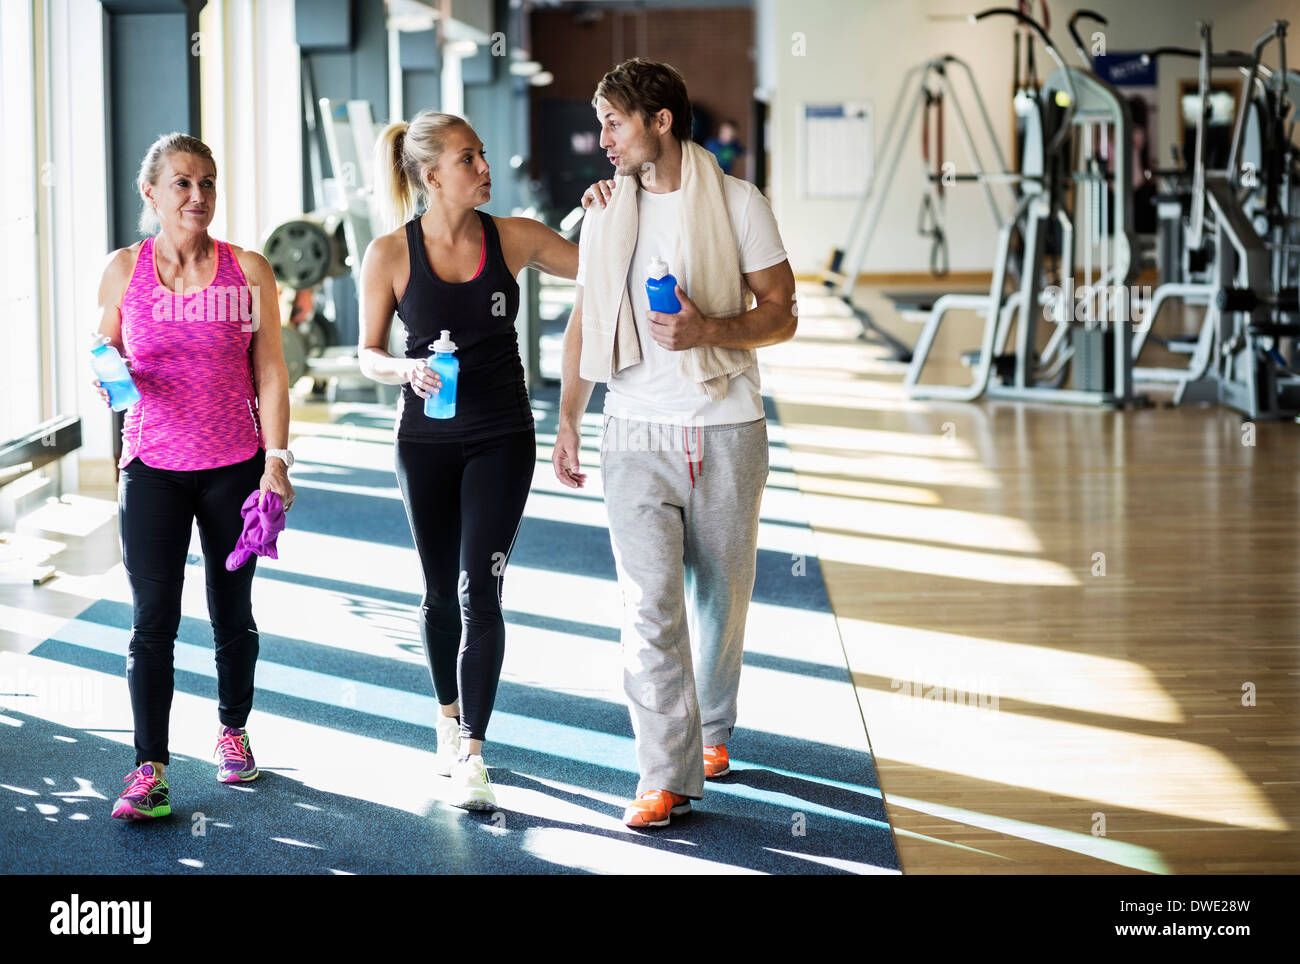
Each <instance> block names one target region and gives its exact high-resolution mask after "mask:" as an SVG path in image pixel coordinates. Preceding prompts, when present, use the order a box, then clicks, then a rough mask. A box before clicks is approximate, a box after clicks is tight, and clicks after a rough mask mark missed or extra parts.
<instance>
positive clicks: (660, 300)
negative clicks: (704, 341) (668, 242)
mask: <svg viewBox="0 0 1300 964" xmlns="http://www.w3.org/2000/svg"><path fill="white" fill-rule="evenodd" d="M676 287H677V279H676V278H674V277H673V276H672V275H670V274H669V273H668V262H667V261H665V260H663V258H655V259H654V260H653V261H651V262H650V277H649V278H647V279H646V283H645V293H646V297H648V298H649V299H650V310H651V311H658V312H660V313H662V314H665V315H675V314H677V313H678V312H679V311H681V310H682V303H681V302H680V301H678V300H677V292H676V291H674V290H673V289H674V288H676Z"/></svg>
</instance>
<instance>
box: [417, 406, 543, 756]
mask: <svg viewBox="0 0 1300 964" xmlns="http://www.w3.org/2000/svg"><path fill="white" fill-rule="evenodd" d="M536 461H537V443H536V441H535V437H534V433H533V429H531V428H529V429H526V430H524V431H522V432H515V433H513V434H510V435H500V436H497V437H495V438H489V439H482V440H480V441H476V442H412V441H407V440H404V439H398V441H397V484H398V485H399V486H401V489H402V499H403V501H404V502H405V503H406V517H407V519H408V520H409V521H410V523H411V535H412V537H413V538H414V539H415V548H416V551H417V552H418V553H419V554H420V565H421V567H422V568H423V570H424V599H423V600H421V603H420V615H421V620H420V640H421V642H423V643H424V652H425V655H426V656H427V657H428V660H429V672H430V674H431V675H432V677H433V688H434V692H436V693H437V695H438V702H439V703H441V704H442V705H443V706H448V705H450V704H452V703H454V702H456V701H457V700H458V699H459V700H460V732H461V736H462V738H465V739H471V740H482V739H484V738H485V734H486V733H487V725H488V718H489V717H490V716H491V715H492V704H493V703H494V702H495V701H496V694H497V682H498V680H499V679H500V678H501V661H502V659H504V657H505V641H506V624H505V619H504V618H503V616H502V615H501V585H502V580H503V577H504V574H505V567H506V561H507V559H509V557H510V550H511V549H512V548H513V547H514V542H515V536H516V534H517V533H518V532H519V522H520V520H521V519H522V518H523V515H524V503H525V502H527V501H528V489H529V487H530V486H531V485H532V481H533V466H534V464H535V463H536Z"/></svg>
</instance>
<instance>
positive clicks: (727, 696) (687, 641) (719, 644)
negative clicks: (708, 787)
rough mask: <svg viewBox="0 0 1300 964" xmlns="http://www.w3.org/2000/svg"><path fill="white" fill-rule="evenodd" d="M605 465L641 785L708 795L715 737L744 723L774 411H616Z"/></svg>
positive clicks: (721, 739)
mask: <svg viewBox="0 0 1300 964" xmlns="http://www.w3.org/2000/svg"><path fill="white" fill-rule="evenodd" d="M688 443H689V451H688ZM600 466H601V474H602V477H603V479H604V487H605V507H606V510H607V513H608V516H609V536H610V543H611V545H612V546H613V549H614V562H615V564H616V565H617V568H618V584H619V590H620V591H621V593H622V596H623V628H622V646H623V688H624V691H625V692H626V694H627V701H628V708H629V710H630V711H631V714H632V729H633V731H634V733H635V734H636V755H637V767H638V769H639V770H640V774H641V778H640V781H639V782H638V784H637V793H638V794H641V793H644V792H645V791H647V790H671V791H672V792H673V793H679V794H682V795H684V796H687V797H691V798H696V799H698V798H699V797H701V796H703V794H704V759H703V757H704V747H705V746H706V745H708V746H714V745H717V744H719V743H725V742H727V739H728V738H729V737H730V736H731V730H732V727H734V726H735V724H736V691H737V689H738V688H739V686H740V665H741V659H742V656H743V651H744V642H745V617H746V614H747V613H748V610H749V599H750V595H751V594H752V593H753V591H754V569H755V564H756V557H757V551H758V510H759V502H760V500H761V497H762V494H763V486H764V484H765V483H766V482H767V471H768V450H767V421H766V420H765V419H761V418H760V419H757V420H756V421H753V422H746V423H743V424H738V425H710V426H703V427H700V428H687V429H684V428H683V427H682V426H680V425H660V424H654V423H647V422H636V421H629V420H625V419H619V418H613V417H610V416H607V417H606V418H605V430H604V434H603V435H602V436H601V446H600Z"/></svg>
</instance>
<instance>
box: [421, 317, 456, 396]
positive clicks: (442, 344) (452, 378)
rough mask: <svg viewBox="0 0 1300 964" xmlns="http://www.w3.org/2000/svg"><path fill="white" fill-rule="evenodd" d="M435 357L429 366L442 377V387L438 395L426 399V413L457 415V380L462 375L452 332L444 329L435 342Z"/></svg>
mask: <svg viewBox="0 0 1300 964" xmlns="http://www.w3.org/2000/svg"><path fill="white" fill-rule="evenodd" d="M431 350H432V351H433V353H434V354H433V357H432V358H430V359H429V367H430V368H432V369H433V370H434V371H435V372H437V373H438V377H439V378H441V379H442V388H440V389H439V390H438V393H437V394H436V395H430V396H429V397H428V398H426V399H425V400H424V414H425V415H427V416H429V418H455V417H456V380H457V378H459V377H460V361H459V360H458V359H457V358H456V356H455V354H453V353H454V352H455V351H456V343H455V342H454V341H452V340H451V332H450V331H447V330H446V329H443V332H442V337H441V338H439V339H438V340H437V341H435V342H434V343H433V347H432V349H431Z"/></svg>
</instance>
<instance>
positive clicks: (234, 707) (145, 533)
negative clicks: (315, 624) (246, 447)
mask: <svg viewBox="0 0 1300 964" xmlns="http://www.w3.org/2000/svg"><path fill="white" fill-rule="evenodd" d="M265 460H266V455H265V453H264V452H263V451H262V450H261V449H258V451H257V454H256V455H254V456H253V457H252V458H251V459H249V460H248V461H246V462H239V463H236V464H235V465H226V466H222V467H221V468H217V469H200V470H197V471H192V472H177V471H171V470H168V469H155V468H151V467H150V466H148V465H145V464H144V462H142V461H141V460H140V459H138V458H137V459H134V460H133V461H132V462H131V463H130V464H129V465H127V466H126V467H125V468H124V469H122V475H121V481H120V482H119V485H118V524H119V526H120V528H121V533H122V563H123V565H124V566H125V568H126V574H127V576H128V578H129V579H130V582H131V598H132V602H133V605H134V617H133V621H132V627H131V642H130V645H129V647H128V649H127V656H126V683H127V687H128V688H129V689H130V691H131V712H132V714H133V715H134V717H135V758H136V759H135V762H136V765H137V766H139V765H140V764H141V763H144V762H146V761H153V762H155V763H163V764H166V763H170V762H171V757H170V756H169V755H168V751H167V730H168V718H169V716H170V715H171V707H172V689H173V686H174V677H173V653H174V647H175V643H176V632H177V630H178V629H179V628H180V622H181V587H182V585H183V583H184V581H185V558H186V556H187V555H188V552H189V545H190V531H191V529H192V528H193V525H194V521H195V520H196V519H197V520H198V523H199V539H200V540H201V541H202V544H203V564H204V568H205V569H206V571H207V586H208V617H209V619H210V620H211V622H212V635H213V639H214V641H215V643H216V657H217V717H218V718H219V719H220V720H221V722H222V723H223V724H225V725H226V726H235V727H242V726H243V725H244V723H245V722H246V721H247V720H248V714H249V711H250V710H252V708H253V668H254V666H255V665H256V663H257V649H258V646H257V624H256V623H254V622H253V606H252V590H253V570H254V568H255V566H256V559H255V558H254V559H253V560H251V561H249V562H248V563H246V564H245V565H243V566H241V567H240V568H239V569H236V570H235V571H234V572H227V571H226V556H227V555H229V554H230V551H231V550H232V549H234V548H235V543H236V542H238V541H239V534H240V532H242V531H243V527H244V520H243V518H242V517H241V516H240V514H239V510H240V508H241V507H242V506H243V504H244V500H245V499H247V498H248V496H249V494H250V493H251V492H253V491H254V490H255V489H257V487H258V485H259V484H260V483H261V479H262V469H263V466H264V465H265Z"/></svg>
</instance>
